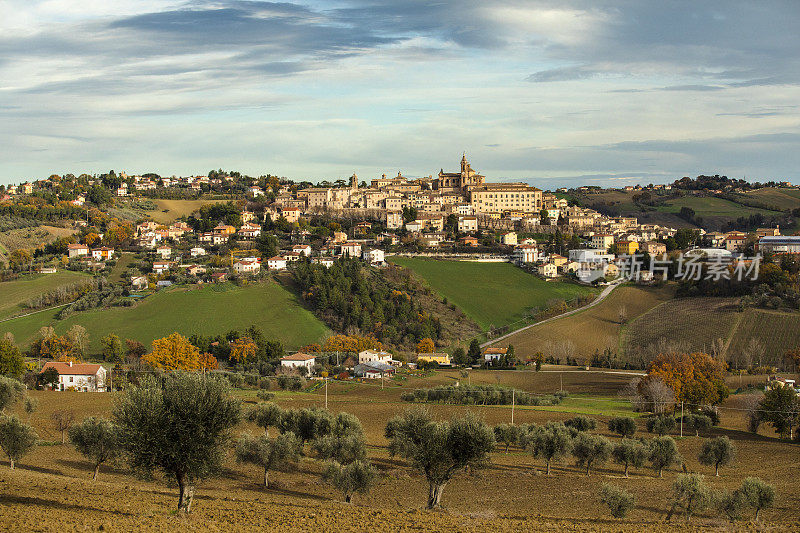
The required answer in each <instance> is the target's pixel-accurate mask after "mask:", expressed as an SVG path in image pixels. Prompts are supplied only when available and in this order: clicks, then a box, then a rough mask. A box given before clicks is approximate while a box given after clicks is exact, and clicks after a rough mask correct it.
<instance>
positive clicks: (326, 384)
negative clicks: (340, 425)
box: [325, 377, 328, 409]
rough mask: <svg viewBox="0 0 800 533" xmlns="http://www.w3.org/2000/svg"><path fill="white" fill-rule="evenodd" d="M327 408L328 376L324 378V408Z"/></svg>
mask: <svg viewBox="0 0 800 533" xmlns="http://www.w3.org/2000/svg"><path fill="white" fill-rule="evenodd" d="M327 408H328V378H327V377H326V378H325V409H327Z"/></svg>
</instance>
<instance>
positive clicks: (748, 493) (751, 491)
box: [739, 477, 775, 521]
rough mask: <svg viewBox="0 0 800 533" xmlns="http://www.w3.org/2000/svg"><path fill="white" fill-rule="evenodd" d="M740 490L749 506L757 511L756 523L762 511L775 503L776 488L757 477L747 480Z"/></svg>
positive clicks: (743, 482)
mask: <svg viewBox="0 0 800 533" xmlns="http://www.w3.org/2000/svg"><path fill="white" fill-rule="evenodd" d="M739 490H740V491H741V492H742V495H743V496H744V499H745V501H746V502H747V505H748V506H749V507H752V508H753V509H755V510H756V521H758V515H759V513H761V510H762V509H766V508H768V507H772V504H773V503H775V487H773V486H772V485H770V484H769V483H765V482H763V481H761V480H760V479H759V478H757V477H748V478H745V479H744V481H742V486H741V487H740V488H739Z"/></svg>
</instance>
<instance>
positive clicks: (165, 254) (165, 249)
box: [156, 246, 172, 259]
mask: <svg viewBox="0 0 800 533" xmlns="http://www.w3.org/2000/svg"><path fill="white" fill-rule="evenodd" d="M156 254H158V255H160V256H161V259H169V257H170V256H171V255H172V248H170V247H169V246H159V247H158V248H156Z"/></svg>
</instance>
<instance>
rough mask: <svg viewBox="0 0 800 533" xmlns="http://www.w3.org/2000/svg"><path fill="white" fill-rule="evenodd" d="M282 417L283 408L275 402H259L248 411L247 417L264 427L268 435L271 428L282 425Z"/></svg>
mask: <svg viewBox="0 0 800 533" xmlns="http://www.w3.org/2000/svg"><path fill="white" fill-rule="evenodd" d="M282 417H283V409H281V408H280V406H278V404H276V403H273V402H266V403H261V404H258V405H257V406H255V407H254V408H253V409H251V410H250V411H249V412H248V413H247V419H248V420H250V421H251V422H254V423H255V424H256V425H257V426H258V427H262V428H264V433H265V434H267V435H269V428H271V427H279V426H280V424H281V418H282Z"/></svg>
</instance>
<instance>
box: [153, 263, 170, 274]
mask: <svg viewBox="0 0 800 533" xmlns="http://www.w3.org/2000/svg"><path fill="white" fill-rule="evenodd" d="M171 266H172V261H153V272H155V273H156V274H163V273H164V272H166V271H167V270H169V268H170V267H171Z"/></svg>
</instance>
